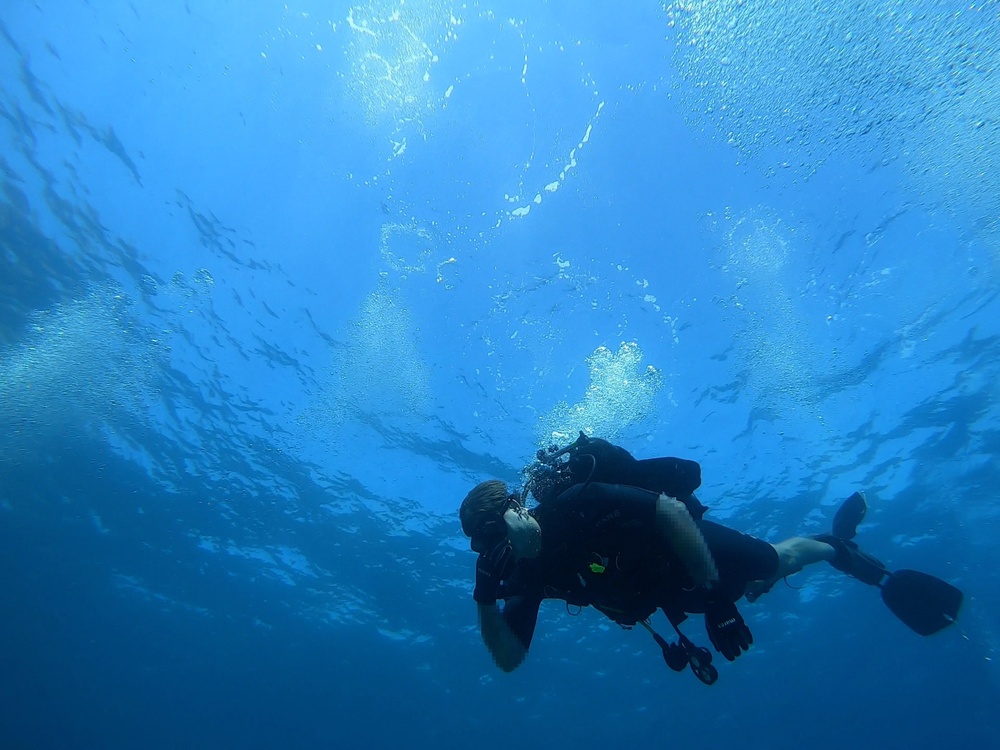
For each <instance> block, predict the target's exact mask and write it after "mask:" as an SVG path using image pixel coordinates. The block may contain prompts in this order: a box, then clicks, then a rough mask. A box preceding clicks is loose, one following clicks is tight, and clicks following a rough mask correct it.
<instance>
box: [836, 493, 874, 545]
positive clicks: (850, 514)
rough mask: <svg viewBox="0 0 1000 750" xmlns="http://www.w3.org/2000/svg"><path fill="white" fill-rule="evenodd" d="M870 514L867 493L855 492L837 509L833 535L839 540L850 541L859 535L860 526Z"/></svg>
mask: <svg viewBox="0 0 1000 750" xmlns="http://www.w3.org/2000/svg"><path fill="white" fill-rule="evenodd" d="M867 513H868V502H867V501H866V500H865V493H863V492H855V493H854V494H853V495H851V496H850V497H849V498H847V499H846V500H845V501H844V503H843V505H841V506H840V507H839V508H837V514H836V515H835V516H834V517H833V535H834V536H835V537H837V538H838V539H843V540H844V541H850V540H851V539H853V538H854V537H855V536H857V534H858V526H859V525H860V524H861V522H862V521H863V520H865V515H866V514H867Z"/></svg>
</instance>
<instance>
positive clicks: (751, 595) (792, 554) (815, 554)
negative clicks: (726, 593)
mask: <svg viewBox="0 0 1000 750" xmlns="http://www.w3.org/2000/svg"><path fill="white" fill-rule="evenodd" d="M771 546H772V547H774V551H775V552H777V553H778V569H777V570H776V571H775V574H774V575H773V576H771V577H770V578H768V579H767V580H764V581H752V582H751V583H750V585H749V586H747V591H746V597H747V600H748V601H751V602H753V601H756V600H757V599H758V598H760V597H761V596H762V595H763V594H766V593H767V592H768V591H770V590H771V587H772V586H774V584H776V583H777V582H778V581H780V580H781V579H782V578H784V577H785V576H790V575H792V574H793V573H798V572H799V571H800V570H802V569H803V568H805V567H806V566H808V565H812V564H814V563H818V562H822V561H824V560H833V558H834V557H836V556H837V550H836V549H834V547H833V545H830V544H827V543H826V542H820V541H817V540H815V539H808V538H806V537H804V536H793V537H792V538H791V539H786V540H785V541H783V542H778V543H777V544H772V545H771Z"/></svg>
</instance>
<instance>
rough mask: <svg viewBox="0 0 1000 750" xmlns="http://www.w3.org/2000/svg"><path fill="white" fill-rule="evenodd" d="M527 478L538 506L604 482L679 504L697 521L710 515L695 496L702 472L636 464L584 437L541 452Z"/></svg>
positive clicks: (694, 465)
mask: <svg viewBox="0 0 1000 750" xmlns="http://www.w3.org/2000/svg"><path fill="white" fill-rule="evenodd" d="M525 473H526V474H527V481H526V482H525V485H524V489H525V495H527V493H528V492H530V493H531V494H532V496H533V497H534V498H535V500H537V501H538V502H539V503H544V502H545V501H546V500H548V499H550V498H554V497H557V496H558V495H560V494H561V493H562V492H564V491H566V490H567V489H569V488H570V487H572V486H573V485H575V484H590V483H591V482H602V483H605V484H623V485H628V486H629V487H638V488H640V489H644V490H649V491H650V492H656V493H664V494H666V495H669V496H670V497H674V498H677V499H678V500H680V501H681V502H682V503H684V505H685V506H687V509H688V512H689V513H690V514H691V516H692V517H693V518H695V519H700V518H701V517H702V516H704V515H705V511H706V510H708V509H707V508H706V507H705V506H704V505H702V504H701V502H700V501H699V500H698V498H696V497H695V496H694V491H695V490H696V489H698V487H700V486H701V466H700V465H699V464H698V462H697V461H689V460H687V459H683V458H672V457H663V458H647V459H643V460H637V459H636V458H635V457H633V456H632V454H631V453H629V452H628V451H627V450H625V449H624V448H620V447H618V446H617V445H612V444H611V443H609V442H608V441H607V440H602V439H601V438H588V437H587V436H586V435H585V434H584V433H583V432H580V436H579V437H578V438H577V439H576V441H574V442H573V443H570V444H569V445H568V446H566V447H565V448H559V447H558V446H555V445H553V446H551V447H549V448H548V449H546V450H539V451H538V454H537V456H536V461H535V462H534V463H533V464H532V465H531V466H529V467H528V468H527V469H526V470H525Z"/></svg>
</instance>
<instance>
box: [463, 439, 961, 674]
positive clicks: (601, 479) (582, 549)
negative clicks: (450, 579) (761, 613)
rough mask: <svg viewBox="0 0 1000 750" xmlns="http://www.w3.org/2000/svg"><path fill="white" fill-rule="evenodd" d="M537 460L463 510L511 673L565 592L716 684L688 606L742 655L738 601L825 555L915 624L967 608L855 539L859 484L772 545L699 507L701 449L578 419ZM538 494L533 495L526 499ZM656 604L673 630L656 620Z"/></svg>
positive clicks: (488, 631) (485, 613)
mask: <svg viewBox="0 0 1000 750" xmlns="http://www.w3.org/2000/svg"><path fill="white" fill-rule="evenodd" d="M537 459H538V460H537V461H536V462H535V463H534V464H532V466H531V467H529V468H528V470H527V471H526V475H527V481H526V482H525V487H524V489H523V491H522V492H520V493H511V492H510V491H509V490H508V488H507V485H506V484H504V483H503V482H501V481H499V480H490V481H486V482H482V483H481V484H479V485H477V486H476V487H475V488H474V489H473V490H472V491H471V492H470V493H469V494H468V495H467V496H466V498H465V500H464V501H463V502H462V506H461V509H460V511H459V517H460V520H461V523H462V531H463V532H464V533H465V535H466V536H468V537H469V538H470V540H471V547H472V550H473V551H474V552H477V553H479V557H478V559H477V561H476V584H475V590H474V592H473V598H474V600H475V601H476V604H477V609H478V615H479V627H480V632H481V634H482V638H483V642H484V643H485V644H486V647H487V649H488V650H489V652H490V654H491V655H492V657H493V660H494V662H495V663H496V665H497V666H498V667H499V668H500V669H502V670H503V671H504V672H510V671H513V670H514V669H516V668H517V667H518V666H519V665H520V664H521V663H522V662H523V661H524V658H525V657H526V656H527V654H528V648H529V647H530V645H531V639H532V635H533V634H534V631H535V624H536V621H537V618H538V610H539V607H540V605H541V602H542V600H543V599H562V600H563V601H565V602H566V607H567V611H570V612H571V613H576V612H579V611H580V610H581V609H582V608H583V607H587V606H592V607H595V608H596V609H598V610H600V611H601V612H602V613H604V614H605V615H606V616H607V617H609V618H610V619H612V620H614V621H615V622H616V623H618V624H619V625H621V626H623V627H624V628H626V629H630V628H633V627H635V626H637V625H640V626H642V627H644V628H645V629H646V630H648V631H649V632H650V633H651V634H652V635H653V638H654V639H655V640H656V642H657V644H658V645H659V646H660V649H661V650H662V653H663V658H664V660H665V661H666V663H667V665H668V666H669V667H670V668H671V669H673V670H675V671H683V670H684V669H686V668H688V667H690V668H691V670H692V671H693V672H694V674H695V676H696V677H698V679H699V680H701V681H702V682H704V683H706V684H709V685H710V684H712V683H714V682H715V681H716V679H717V678H718V671H717V670H716V668H715V667H714V666H713V665H712V654H711V652H710V651H709V650H708V649H707V648H704V647H700V646H696V645H695V644H694V643H693V642H692V641H691V640H690V639H689V638H688V637H687V636H685V635H684V634H683V633H682V632H681V630H680V625H681V623H683V622H684V620H686V619H687V617H688V615H690V614H701V615H704V619H705V626H706V629H707V631H708V637H709V641H710V642H711V644H712V646H713V647H714V648H715V650H716V651H718V652H719V653H720V654H722V655H723V656H724V657H725V658H726V659H728V660H729V661H733V660H735V659H736V658H737V657H738V656H739V655H740V654H741V653H743V652H744V651H747V650H748V649H749V648H750V645H751V644H752V643H753V636H752V634H751V633H750V629H749V628H748V627H747V625H746V622H745V621H744V620H743V617H742V616H741V615H740V613H739V610H738V609H737V608H736V602H737V601H738V600H739V599H740V598H741V597H744V596H745V597H746V598H747V600H748V601H751V602H753V601H756V600H757V599H758V598H759V597H760V596H762V595H763V594H765V593H767V592H768V591H769V590H770V589H771V587H772V586H773V585H774V584H775V583H776V582H777V581H780V580H782V579H783V578H785V577H786V576H789V575H791V574H793V573H797V572H798V571H800V570H802V569H803V568H804V567H806V566H808V565H811V564H813V563H817V562H820V561H823V560H825V561H827V562H829V563H830V564H831V565H832V566H833V567H835V568H837V569H838V570H840V571H842V572H844V573H846V574H847V575H849V576H851V577H853V578H856V579H858V580H860V581H861V582H862V583H866V584H868V585H870V586H876V587H878V588H879V589H880V590H881V595H882V599H883V601H884V602H885V603H886V605H887V606H888V607H889V609H890V610H891V611H892V612H893V613H894V614H895V615H896V616H897V617H898V618H899V619H900V620H902V621H903V622H904V623H905V624H906V625H907V626H909V627H910V628H911V629H912V630H914V631H915V632H917V633H919V634H920V635H932V634H933V633H936V632H938V631H940V630H943V629H944V628H946V627H947V626H948V625H950V624H951V623H952V622H954V621H955V618H956V617H957V616H958V610H959V608H960V606H961V603H962V596H963V595H962V592H961V591H959V590H958V589H957V588H955V587H954V586H952V585H951V584H949V583H946V582H945V581H942V580H941V579H939V578H935V577H934V576H930V575H927V574H926V573H921V572H918V571H914V570H898V571H890V570H889V569H888V568H886V566H885V565H884V564H883V563H882V562H880V561H879V560H877V559H876V558H874V557H872V556H871V555H869V554H867V553H866V552H864V551H862V550H861V549H860V548H859V547H858V545H857V544H856V543H855V542H854V537H855V535H856V534H857V528H858V525H859V524H860V523H861V521H862V520H863V519H864V516H865V513H866V512H867V503H866V500H865V496H864V494H862V493H860V492H856V493H855V494H853V495H851V497H849V498H848V499H847V500H846V501H845V502H844V503H843V505H842V506H841V507H840V509H839V510H838V511H837V513H836V516H835V517H834V520H833V529H832V532H831V533H829V534H820V535H819V536H815V537H812V538H806V537H792V538H791V539H787V540H785V541H783V542H779V543H777V544H770V543H768V542H765V541H763V540H761V539H756V538H754V537H752V536H748V535H746V534H743V533H740V532H738V531H735V530H733V529H730V528H727V527H725V526H722V525H720V524H717V523H713V522H712V521H708V520H705V519H704V518H703V516H704V514H705V512H706V510H707V508H706V507H705V506H704V505H702V504H701V502H700V501H699V500H698V499H697V498H696V497H695V495H694V492H695V490H697V489H698V487H699V486H700V485H701V467H700V466H699V465H698V464H697V463H696V462H694V461H689V460H685V459H679V458H652V459H645V460H637V459H635V458H634V457H633V456H632V455H631V454H630V453H629V452H628V451H626V450H625V449H623V448H620V447H617V446H615V445H612V444H611V443H609V442H607V441H605V440H601V439H596V438H588V437H587V436H586V435H584V434H583V433H582V432H581V433H580V437H579V438H578V439H577V440H576V441H575V442H574V443H572V444H571V445H569V446H568V447H566V448H563V449H562V450H560V449H559V448H557V447H556V446H553V447H551V448H549V449H548V450H547V451H545V450H540V451H539V452H538V456H537ZM529 493H530V494H531V495H532V496H533V497H534V498H535V500H536V501H537V505H535V506H534V507H532V508H531V509H530V510H529V509H528V508H527V507H526V505H525V501H526V499H527V496H528V494H529ZM501 599H502V600H503V602H504V604H503V608H502V609H501V608H500V607H499V606H498V605H497V602H498V601H499V600H501ZM571 608H575V611H574V609H571ZM657 609H661V610H663V612H664V614H665V615H666V616H667V619H668V620H669V622H670V624H671V625H672V626H673V628H674V630H675V631H676V633H677V637H678V640H677V641H676V642H668V641H667V639H665V638H664V637H662V636H661V635H660V634H659V633H657V632H656V631H655V630H653V628H652V625H651V624H650V617H651V616H652V615H653V614H654V613H655V612H656V610H657Z"/></svg>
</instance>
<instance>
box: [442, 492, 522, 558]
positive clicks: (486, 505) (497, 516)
mask: <svg viewBox="0 0 1000 750" xmlns="http://www.w3.org/2000/svg"><path fill="white" fill-rule="evenodd" d="M458 517H459V519H460V520H461V522H462V531H463V532H464V533H465V535H466V536H467V537H469V538H470V539H471V546H472V551H473V552H479V553H483V552H488V551H489V550H491V549H494V548H495V547H496V545H498V544H500V543H502V542H503V541H504V540H509V541H510V545H511V547H512V548H513V552H514V555H515V557H536V556H537V555H538V553H539V552H540V551H541V549H542V530H541V528H539V526H538V522H537V521H535V519H534V518H532V517H531V515H530V514H529V513H528V511H527V509H526V508H524V506H522V505H521V502H520V499H519V498H518V496H517V495H515V494H510V493H509V492H508V491H507V485H506V484H504V483H503V482H501V481H500V480H498V479H491V480H489V481H487V482H482V483H480V484H477V485H476V486H475V487H474V488H473V489H472V492H470V493H469V494H468V495H466V496H465V500H463V501H462V507H461V508H460V509H459V512H458Z"/></svg>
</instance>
